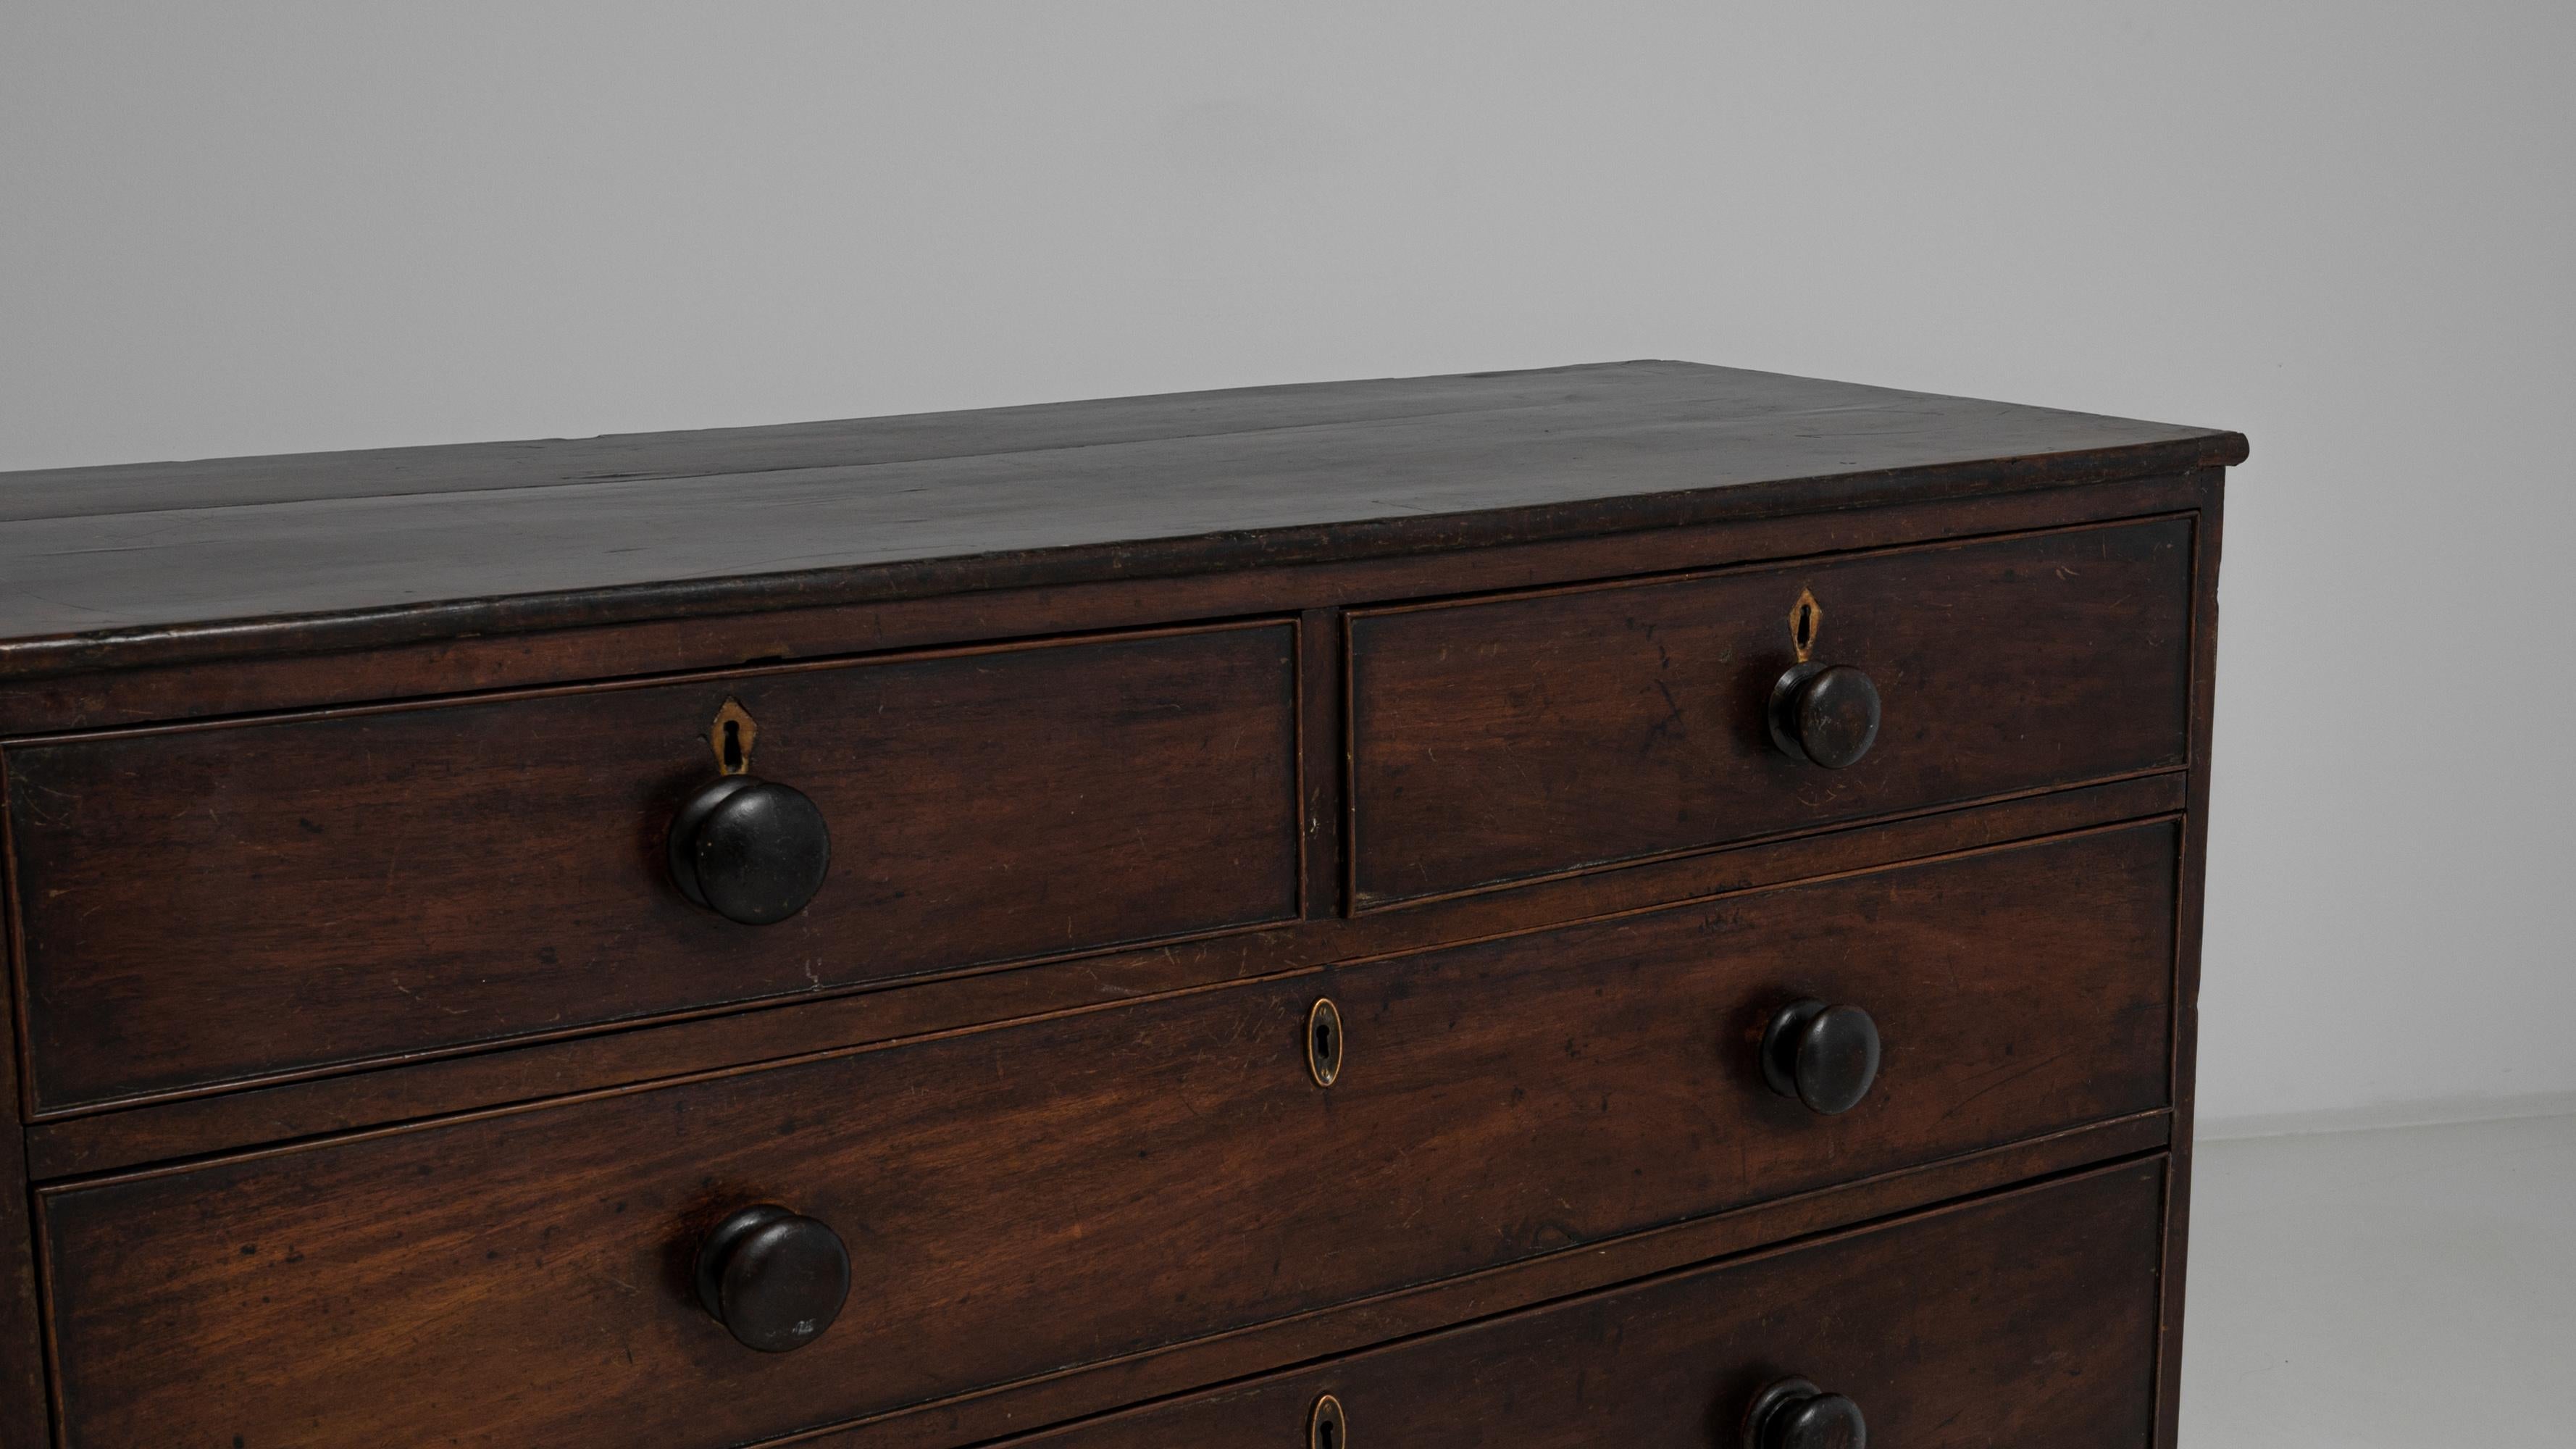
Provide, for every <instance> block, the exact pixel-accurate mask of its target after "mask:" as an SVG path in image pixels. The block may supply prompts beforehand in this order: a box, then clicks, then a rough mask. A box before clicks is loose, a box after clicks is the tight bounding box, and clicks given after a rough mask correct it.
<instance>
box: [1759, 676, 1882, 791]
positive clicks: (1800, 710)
mask: <svg viewBox="0 0 2576 1449" xmlns="http://www.w3.org/2000/svg"><path fill="white" fill-rule="evenodd" d="M1771 741H1772V743H1774V744H1776V745H1778V746H1779V747H1780V748H1781V749H1782V750H1784V751H1786V752H1787V753H1789V754H1790V755H1792V756H1794V757H1796V758H1798V759H1801V760H1806V761H1809V762H1811V763H1814V764H1818V765H1822V766H1824V767H1825V768H1826V769H1828V770H1844V769H1849V768H1850V767H1852V766H1853V765H1857V764H1859V763H1860V757H1861V756H1863V755H1866V754H1868V753H1869V747H1870V746H1871V745H1873V744H1875V743H1877V741H1878V686H1877V685H1875V684H1872V683H1870V682H1869V676H1868V675H1866V674H1863V673H1861V672H1860V671H1859V670H1857V669H1854V668H1852V667H1851V666H1850V665H1848V664H1799V665H1794V666H1792V667H1791V668H1790V670H1789V672H1788V673H1786V674H1783V675H1781V676H1780V681H1779V682H1778V683H1777V684H1774V685H1772V686H1771Z"/></svg>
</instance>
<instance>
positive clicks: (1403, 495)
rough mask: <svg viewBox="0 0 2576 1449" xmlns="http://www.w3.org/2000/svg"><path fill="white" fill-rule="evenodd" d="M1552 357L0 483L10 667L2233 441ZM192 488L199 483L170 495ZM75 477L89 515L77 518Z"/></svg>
mask: <svg viewBox="0 0 2576 1449" xmlns="http://www.w3.org/2000/svg"><path fill="white" fill-rule="evenodd" d="M1556 381H1557V380H1556V379H1541V380H1539V381H1538V382H1537V384H1536V386H1535V388H1534V387H1533V384H1532V380H1531V379H1529V378H1527V377H1519V378H1515V377H1510V376H1504V377H1500V378H1494V379H1488V380H1484V381H1483V383H1482V387H1484V388H1490V389H1491V390H1492V391H1493V394H1494V396H1495V399H1496V401H1497V402H1499V403H1500V404H1501V405H1495V406H1486V405H1480V404H1479V403H1478V402H1476V401H1475V400H1474V395H1475V394H1476V393H1478V391H1479V390H1480V389H1479V385H1478V382H1477V380H1473V379H1457V378H1445V379H1428V380H1423V381H1419V382H1416V383H1412V384H1394V385H1389V386H1388V387H1385V388H1380V389H1378V390H1375V391H1371V390H1366V389H1363V390H1361V391H1360V392H1358V393H1356V394H1355V393H1353V392H1352V391H1350V390H1349V389H1345V390H1344V391H1343V392H1341V393H1339V394H1336V395H1334V396H1332V397H1330V398H1319V399H1316V400H1314V401H1313V402H1312V403H1308V404H1301V403H1300V402H1299V401H1298V399H1297V396H1296V394H1295V393H1294V391H1293V390H1279V391H1275V392H1271V393H1268V394H1265V395H1262V396H1259V397H1249V398H1241V399H1238V400H1237V401H1236V402H1234V403H1232V404H1218V405H1214V406H1213V412H1214V413H1215V414H1218V415H1221V416H1220V417H1213V418H1211V417H1201V418H1198V419H1196V420H1189V419H1183V420H1179V421H1174V420H1172V419H1170V418H1167V417H1147V416H1146V414H1152V413H1155V412H1156V411H1157V410H1156V409H1155V408H1154V407H1152V406H1147V407H1144V408H1142V409H1139V408H1137V407H1135V406H1133V405H1129V404H1102V405H1097V406H1098V407H1099V408H1101V409H1103V410H1104V411H1103V412H1102V415H1101V417H1100V418H1099V420H1097V421H1096V422H1092V423H1084V422H1081V421H1078V420H1076V419H1075V418H1074V417H1073V415H1072V414H1070V413H1059V414H1054V415H1051V416H1050V417H1049V418H1047V419H1045V420H1042V421H1040V422H1037V423H1035V424H1031V423H1029V422H1028V420H1027V419H1025V418H1020V419H1007V420H1004V421H1002V422H999V423H997V424H995V425H993V426H991V427H987V428H979V427H978V425H977V424H976V423H975V422H974V420H973V419H972V418H971V416H969V417H965V418H959V419H952V420H948V421H945V422H941V423H937V424H931V425H927V427H928V431H929V432H930V433H934V434H936V435H938V436H937V439H936V440H933V441H910V442H908V441H904V440H902V439H900V438H898V437H897V435H898V434H902V433H905V432H907V431H910V432H914V433H919V432H921V431H922V429H923V425H921V424H919V423H918V421H917V420H915V421H914V422H913V423H912V424H910V425H903V424H898V425H896V426H894V427H892V428H889V429H882V430H878V431H877V433H875V434H872V432H871V430H870V429H868V428H866V427H863V426H862V427H852V428H850V429H848V430H847V432H846V434H845V435H842V434H833V433H831V430H829V429H826V430H824V432H823V433H821V434H814V433H810V432H809V433H807V434H803V435H799V437H797V438H796V439H792V440H781V441H780V442H779V443H778V444H777V445H776V446H775V447H764V446H762V445H761V444H759V443H757V442H755V441H752V440H748V439H743V438H740V437H736V438H732V439H725V440H717V441H714V442H712V443H709V444H705V445H686V444H678V443H673V442H670V441H667V440H664V441H661V442H659V443H658V444H657V443H654V442H646V443H642V444H635V445H631V446H624V447H621V446H619V445H616V444H613V443H608V444H589V445H558V446H555V447H551V448H550V447H548V446H546V445H537V446H534V447H530V446H527V445H519V447H518V448H517V449H515V450H513V449H512V448H510V447H508V446H506V445H505V446H502V447H499V448H487V449H484V450H481V451H479V452H477V453H474V454H472V455H469V456H457V457H454V458H452V459H449V460H447V461H444V462H442V461H438V460H431V459H426V458H424V457H423V456H421V455H420V454H419V453H417V452H406V453H404V454H402V455H400V456H398V457H396V458H392V459H371V458H368V457H365V456H364V455H343V456H342V457H340V458H339V459H336V460H328V461H321V462H307V463H303V464H297V465H283V464H278V463H275V462H274V461H273V460H272V461H270V462H269V463H268V464H267V465H266V466H263V465H262V463H260V462H257V461H253V462H247V463H245V462H240V461H234V462H227V463H223V464H217V465H201V466H199V467H198V468H196V469H195V470H194V471H192V470H191V469H190V468H188V467H164V468H158V469H153V470H146V471H144V472H141V473H136V472H132V471H123V470H119V471H115V472H113V473H111V474H109V475H107V476H97V477H89V476H83V475H82V474H80V473H71V474H61V473H56V474H39V475H22V476H20V477H19V478H18V479H17V480H16V481H15V482H0V498H4V499H6V500H7V502H8V505H9V507H8V510H7V511H9V512H12V513H15V514H17V515H18V516H17V517H16V518H14V519H12V520H10V521H5V522H0V673H7V674H26V673H35V672H59V671H64V670H80V669H92V668H100V667H109V666H117V665H135V664H145V663H166V662H171V661H175V660H182V659H187V658H211V657H220V656H223V655H227V654H236V655H237V654H244V653H258V652H274V651H276V650H278V649H280V648H290V647H291V648H302V649H311V648H322V647H332V646H351V645H383V644H391V643H398V642H410V641H416V640H422V639H433V638H452V637H456V636H458V635H461V634H466V633H472V632H477V631H503V630H521V629H534V628H549V627H562V626H566V625H575V624H592V623H603V622H614V621H620V620H634V619H648V618H671V617H679V616H688V615H699V614H706V613H722V612H739V611H742V610H746V609H769V608H782V607H792V606H796V605H803V604H815V603H826V602H834V601H840V600H851V599H868V598H892V597H906V596H917V595H921V594H926V593H936V592H955V591H960V590H968V589H978V588H994V587H1007V586H1023V585H1032V584H1047V583H1070V582H1077V581H1081V580H1085V579H1098V578H1114V577H1144V576H1150V575H1158V574H1159V575H1169V574H1179V573H1196V572H1204V571H1207V570H1209V569H1212V568H1226V567H1248V566H1254V565H1261V564H1278V563H1297V562H1316V561H1326V560H1333V559H1349V558H1366V557H1377V556H1386V555H1391V554H1414V553H1422V552H1428V551H1433V550H1438V549H1446V548H1456V547H1462V546H1475V545H1482V544H1492V543H1500V542H1510V541H1518V540H1527V539H1532V538H1541V537H1551V536H1556V537H1562V536H1572V535H1579V534H1585V533H1600V532H1606V531H1615V530H1618V529H1625V528H1641V527H1659V526H1673V525H1679V524H1687V523H1692V522H1702V521H1708V520H1709V519H1712V518H1718V517H1730V516H1750V515H1759V514H1764V513H1778V512H1783V511H1792V510H1796V509H1802V508H1816V507H1850V506H1857V505H1862V504H1877V503H1892V502H1902V501H1907V500H1909V499H1919V498H1927V497H1943V496H1955V495H1957V494H1960V493H1965V492H1980V491H1994V490H1996V489H1999V488H2013V487H2045V486H2051V485H2054V484H2062V483H2067V482H2076V481H2083V480H2089V479H2098V478H2106V477H2120V476H2143V475H2147V474H2151V473H2158V472H2170V471H2175V470H2179V469H2184V468H2191V467H2199V466H2210V465H2220V464H2225V463H2231V462H2234V461H2236V460H2238V459H2239V458H2241V457H2242V456H2243V454H2244V440H2243V439H2242V438H2239V437H2237V436H2236V435H2234V434H2231V433H2221V432H2213V431H2209V430H2204V429H2193V428H2182V427H2172V426H2167V425H2162V424H2153V423H2138V422H2130V421H2124V420H2119V419H2109V418H2100V417H2094V416H2091V415H2086V414H2076V413H2064V412H2056V411H2051V410H2047V409H2038V408H2027V407H2015V406H2010V405H2006V404H2000V403H1987V402H1976V401H1971V400H1966V399H1958V398H1937V397H1931V396H1928V395H1924V394H1916V393H1899V392H1890V391H1886V390H1883V389H1872V388H1861V387H1854V386H1852V385H1849V384H1842V383H1826V382H1818V381H1814V380H1811V379H1799V378H1784V377H1778V376H1774V375H1768V374H1760V373H1745V372H1738V371H1733V370H1728V369H1717V368H1696V367H1691V366H1689V365H1687V364H1675V363H1647V364H1626V365H1622V366H1619V367H1613V368H1605V369H1598V370H1595V371H1593V372H1589V373H1585V374H1581V375H1580V379H1579V382H1580V385H1579V386H1577V387H1575V388H1572V389H1568V390H1564V391H1561V392H1560V391H1559V390H1558V388H1557V387H1555V386H1552V385H1551V384H1552V383H1555V382H1556ZM1407 387H1411V388H1415V389H1419V390H1421V393H1422V397H1423V400H1422V401H1420V402H1406V401H1404V400H1403V397H1402V394H1403V392H1404V390H1405V389H1406V388H1407ZM1184 406H1185V407H1186V405H1184ZM1200 406H1201V407H1202V408H1203V409H1206V408H1208V407H1209V405H1206V404H1202V405H1200ZM1162 411H1164V412H1169V411H1171V410H1170V409H1169V408H1165V409H1163V410H1162ZM872 437H881V438H882V441H870V440H869V439H871V438H872ZM657 447H658V448H660V449H661V450H664V451H666V452H667V453H668V454H669V455H670V456H669V457H668V458H667V459H665V460H663V461H660V462H657V461H656V460H655V457H654V454H655V451H656V448H657ZM736 454H739V455H740V456H741V458H743V459H744V460H745V461H743V462H739V463H737V462H733V461H730V460H731V459H732V458H733V457H734V456H735V455H736ZM843 457H848V458H851V459H855V460H856V461H849V462H843V461H839V459H841V458H843ZM602 460H613V461H605V462H603V461H602ZM871 460H876V461H871ZM746 470H748V471H746ZM451 474H452V475H457V476H454V477H451V476H449V475H451ZM602 474H604V475H606V476H598V475H602ZM281 475H291V476H290V477H286V478H285V480H284V481H277V480H279V479H280V478H281ZM192 485H202V486H203V488H204V490H205V496H206V497H207V498H208V499H209V500H211V501H213V502H214V504H215V506H205V507H192V506H189V504H188V503H187V502H186V501H185V500H187V499H189V498H190V497H191V492H190V490H191V487H192ZM416 490H430V491H416ZM93 491H96V492H98V493H100V495H101V498H100V503H99V505H98V507H99V508H100V509H101V510H108V511H94V512H85V513H84V512H66V505H65V504H64V502H62V500H63V499H65V498H66V497H71V498H78V497H80V496H82V495H84V494H87V493H90V492H93ZM72 506H73V507H74V508H77V507H78V505H72ZM121 509H140V510H142V511H113V510H121Z"/></svg>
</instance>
